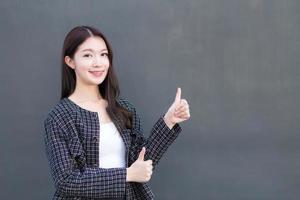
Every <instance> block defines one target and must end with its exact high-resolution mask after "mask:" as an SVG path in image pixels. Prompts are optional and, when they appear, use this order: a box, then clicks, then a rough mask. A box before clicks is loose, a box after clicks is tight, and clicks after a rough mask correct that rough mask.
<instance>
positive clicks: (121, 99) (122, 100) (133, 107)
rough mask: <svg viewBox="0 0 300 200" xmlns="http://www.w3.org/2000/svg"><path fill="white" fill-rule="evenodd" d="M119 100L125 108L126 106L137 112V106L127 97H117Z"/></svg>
mask: <svg viewBox="0 0 300 200" xmlns="http://www.w3.org/2000/svg"><path fill="white" fill-rule="evenodd" d="M117 102H118V103H119V104H120V105H121V106H122V107H124V108H126V109H127V110H129V111H131V112H135V106H134V105H133V104H132V103H131V102H129V101H128V100H127V99H126V98H124V97H119V98H118V99H117Z"/></svg>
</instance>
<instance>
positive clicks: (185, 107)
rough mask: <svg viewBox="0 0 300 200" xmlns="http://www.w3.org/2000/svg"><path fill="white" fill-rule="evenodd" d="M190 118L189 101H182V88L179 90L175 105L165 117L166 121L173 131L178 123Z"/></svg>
mask: <svg viewBox="0 0 300 200" xmlns="http://www.w3.org/2000/svg"><path fill="white" fill-rule="evenodd" d="M189 118H190V109H189V104H188V102H187V100H185V99H181V88H177V93H176V97H175V100H174V102H173V104H172V105H171V106H170V108H169V109H168V111H167V113H166V114H165V115H164V121H165V123H166V124H167V125H168V127H169V128H170V129H171V128H172V127H173V126H174V125H175V124H176V123H180V122H183V121H185V120H188V119H189Z"/></svg>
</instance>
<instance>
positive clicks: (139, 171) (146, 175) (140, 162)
mask: <svg viewBox="0 0 300 200" xmlns="http://www.w3.org/2000/svg"><path fill="white" fill-rule="evenodd" d="M145 153H146V148H145V147H143V148H142V150H141V152H140V153H139V157H138V159H137V160H136V161H135V162H134V163H132V165H131V166H130V167H129V168H127V176H126V181H127V182H140V183H144V182H147V181H149V180H150V179H151V175H152V169H153V166H152V160H147V161H144V159H145Z"/></svg>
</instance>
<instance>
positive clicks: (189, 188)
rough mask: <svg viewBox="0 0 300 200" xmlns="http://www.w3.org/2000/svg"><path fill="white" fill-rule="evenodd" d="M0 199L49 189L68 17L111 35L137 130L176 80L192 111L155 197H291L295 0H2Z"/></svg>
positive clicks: (298, 169)
mask: <svg viewBox="0 0 300 200" xmlns="http://www.w3.org/2000/svg"><path fill="white" fill-rule="evenodd" d="M0 6H1V12H0V13H1V14H0V24H1V37H0V44H1V48H0V57H1V59H0V66H1V73H0V78H1V84H0V88H1V99H0V103H1V113H0V121H1V122H0V123H1V126H0V127H1V135H0V137H1V140H0V142H1V143H0V144H1V167H0V170H1V173H0V176H1V177H0V181H1V183H0V184H1V185H0V190H1V192H0V195H1V196H0V198H1V199H30V200H33V199H50V198H51V196H52V193H53V191H54V187H53V184H52V180H51V177H50V172H49V167H48V163H47V160H46V157H45V153H44V143H43V134H44V132H43V131H44V130H43V124H42V122H43V120H44V118H45V116H46V114H47V112H48V111H49V109H50V108H51V106H53V105H54V104H55V103H56V102H57V100H58V98H59V91H60V65H59V61H60V52H61V47H62V42H63V38H64V36H65V34H66V33H67V32H68V31H69V30H70V29H71V28H73V26H76V25H82V24H86V25H92V26H96V27H98V28H100V29H101V30H102V31H103V32H104V33H105V34H106V35H107V37H108V39H109V41H110V42H111V43H112V46H113V49H114V51H115V58H116V59H115V67H116V68H117V73H118V76H119V79H120V84H121V89H122V96H124V97H126V98H128V99H129V100H130V101H131V102H132V103H133V104H135V105H136V107H137V108H138V111H139V112H140V114H141V116H142V118H143V122H144V129H145V134H146V135H148V134H149V131H150V129H151V126H152V125H153V123H154V122H155V120H156V119H157V118H158V117H159V115H160V114H163V113H164V112H166V110H167V108H168V106H169V105H170V104H171V103H172V101H173V99H174V97H175V92H176V87H177V86H180V87H181V88H182V95H183V98H186V99H187V100H188V101H189V104H190V110H191V119H190V120H189V121H188V122H185V123H182V127H183V132H182V134H181V135H180V137H179V138H178V139H177V140H176V141H175V143H174V144H173V146H171V147H170V149H169V150H168V152H167V153H166V156H165V157H164V158H163V159H162V160H161V162H160V165H159V167H158V168H157V171H156V172H155V174H154V175H153V178H152V180H151V186H152V189H153V191H154V193H155V194H156V197H157V198H156V199H170V200H171V199H172V200H175V199H178V200H179V199H212V200H224V199H237V200H240V199H243V200H247V199H249V200H254V199H255V200H258V199H262V200H277V199H278V200H279V199H280V200H281V199H282V200H291V199H295V200H296V199H299V196H300V191H299V186H300V156H299V153H300V147H299V139H300V135H299V128H300V122H299V120H300V114H299V106H300V103H299V102H300V94H299V89H300V81H299V77H300V68H299V64H300V57H299V52H300V40H299V35H300V26H299V22H300V12H299V9H300V1H298V0H227V1H224V0H186V1H166V0H165V1H157V0H155V1H139V0H127V1H115V0H110V1H79V0H72V1H69V0H68V1H61V0H59V1H58V0H55V1H46V0H41V1H32V0H27V1H21V0H18V1H17V0H7V1H1V3H0Z"/></svg>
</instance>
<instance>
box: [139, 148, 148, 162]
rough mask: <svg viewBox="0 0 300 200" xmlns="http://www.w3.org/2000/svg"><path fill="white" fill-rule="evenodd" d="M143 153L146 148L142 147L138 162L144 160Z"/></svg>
mask: <svg viewBox="0 0 300 200" xmlns="http://www.w3.org/2000/svg"><path fill="white" fill-rule="evenodd" d="M145 152H146V148H145V147H143V148H142V150H141V152H140V154H139V157H138V160H144V157H145Z"/></svg>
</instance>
